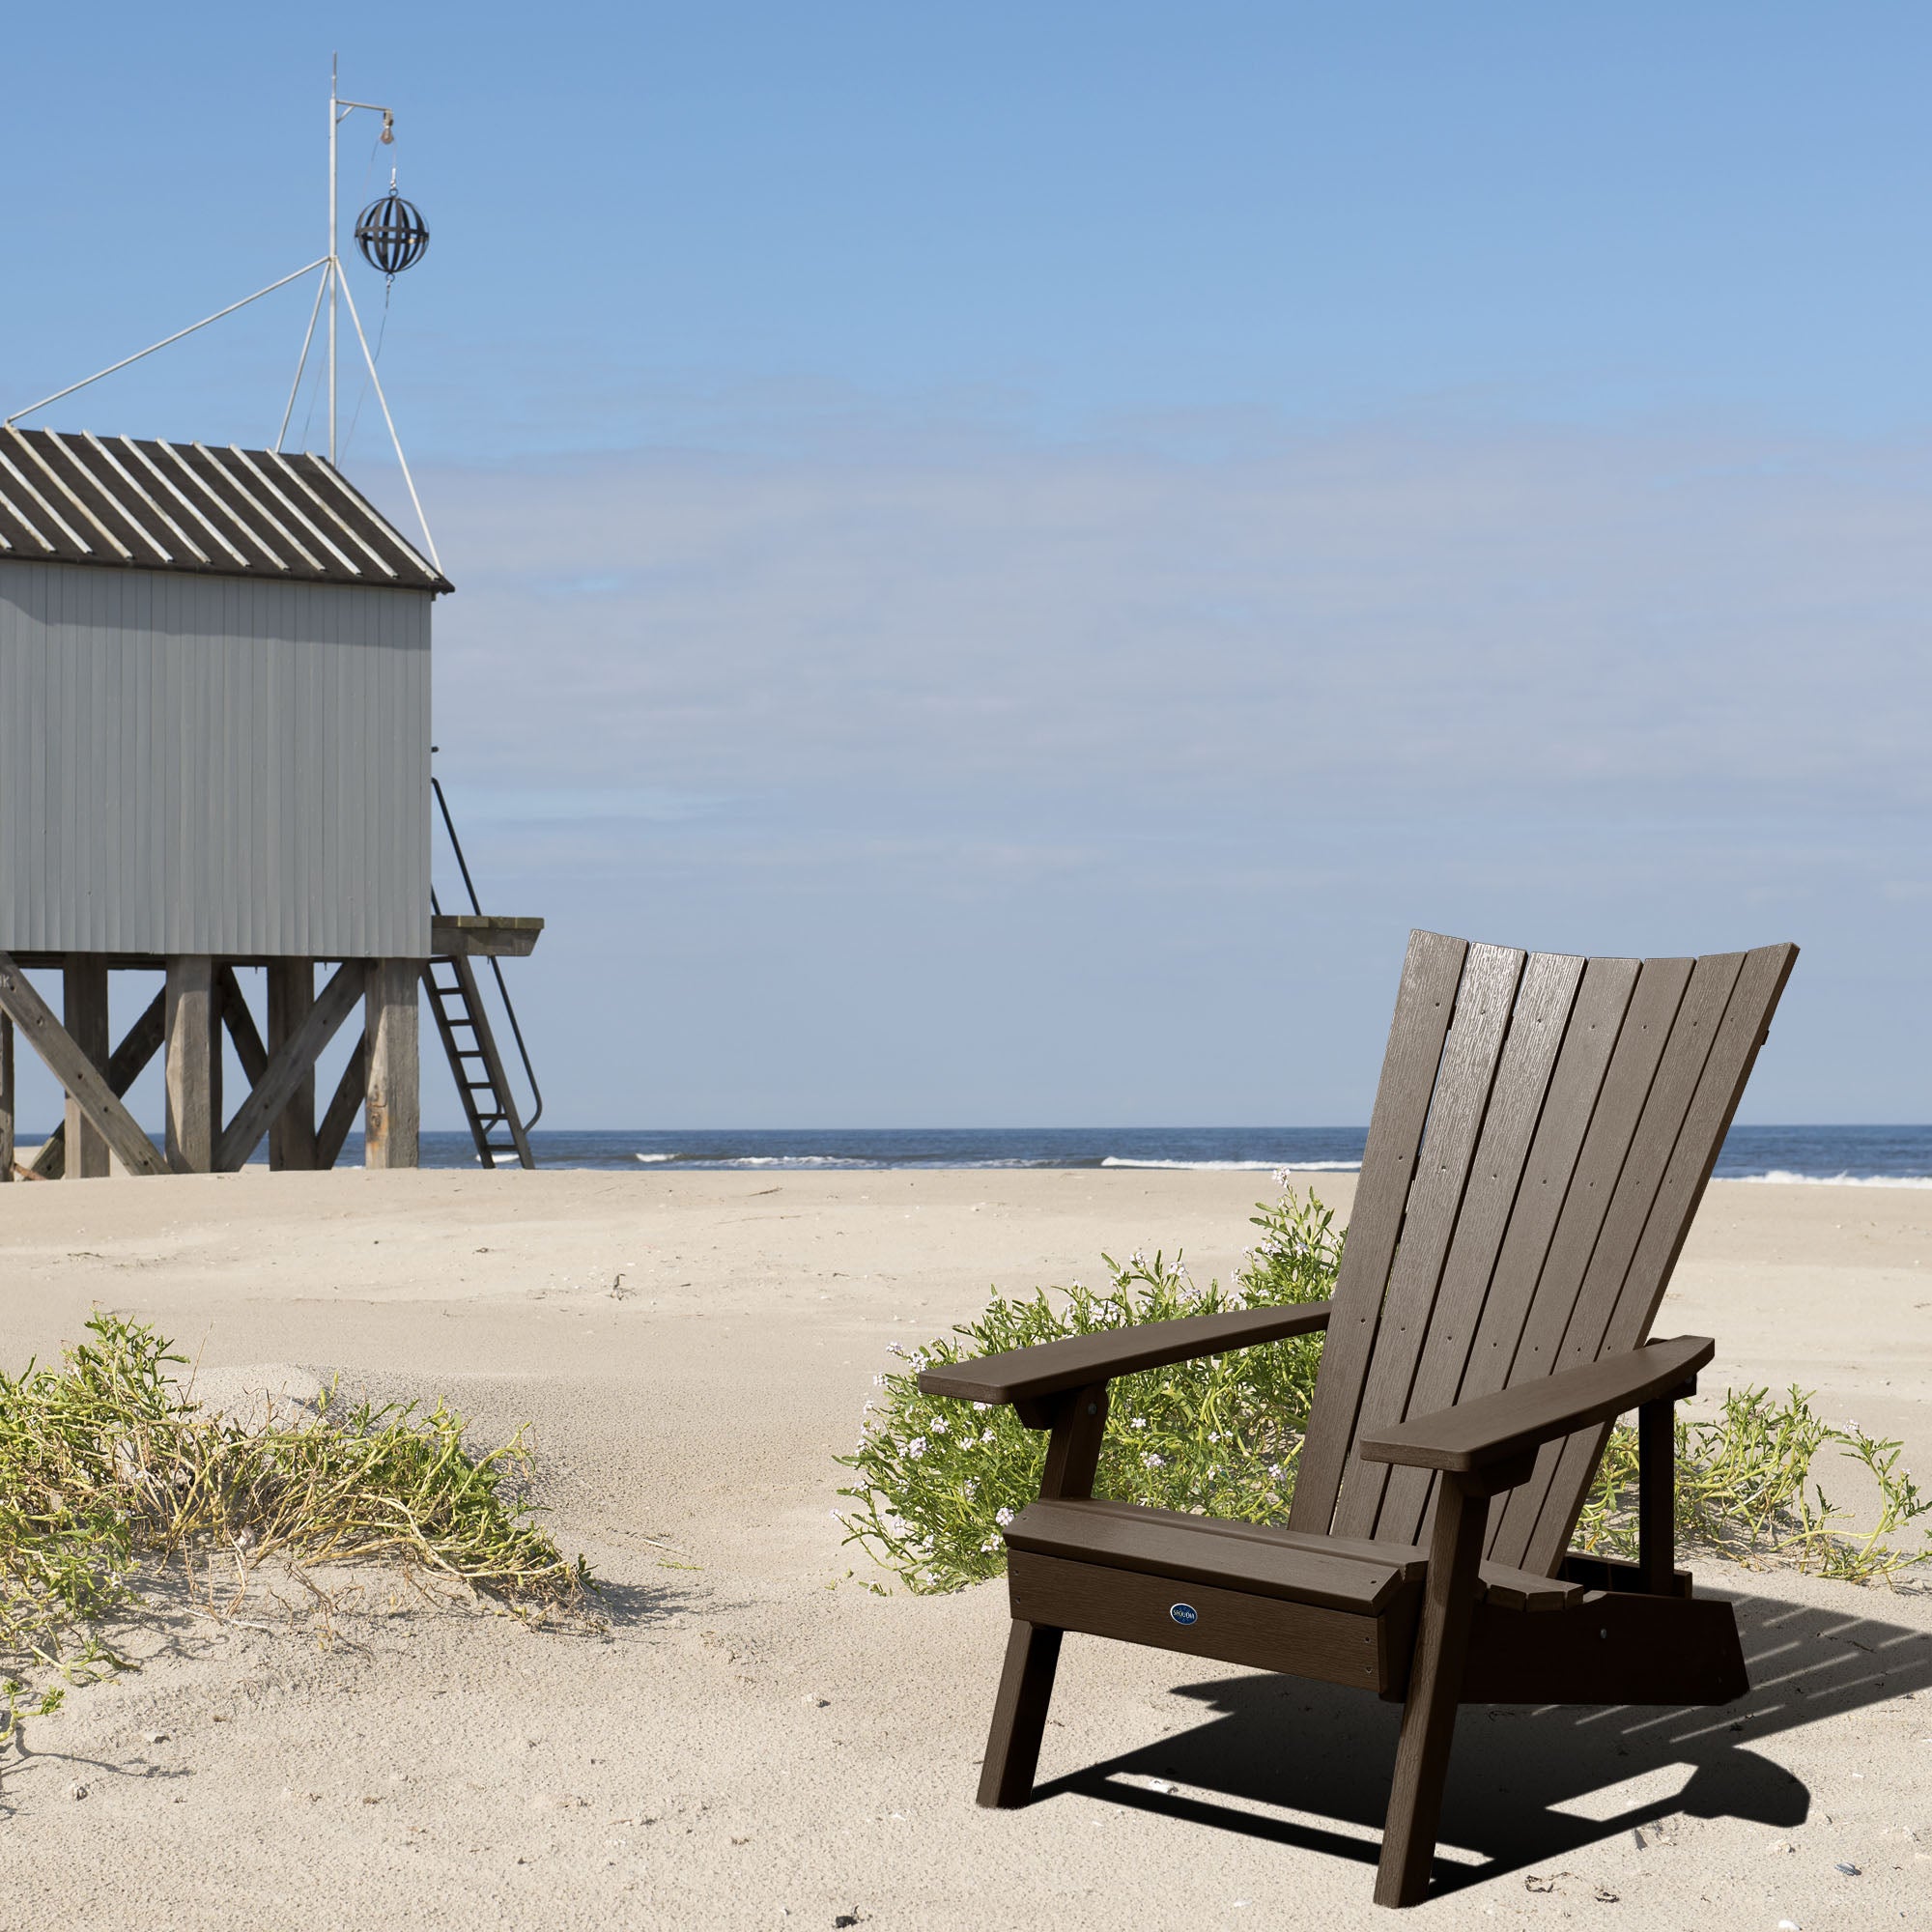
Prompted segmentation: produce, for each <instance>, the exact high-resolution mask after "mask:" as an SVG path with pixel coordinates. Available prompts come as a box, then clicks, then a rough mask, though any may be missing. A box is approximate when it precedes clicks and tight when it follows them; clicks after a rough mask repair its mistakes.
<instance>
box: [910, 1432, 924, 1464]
mask: <svg viewBox="0 0 1932 1932" xmlns="http://www.w3.org/2000/svg"><path fill="white" fill-rule="evenodd" d="M924 1454H925V1437H924V1436H923V1435H915V1436H914V1437H913V1438H912V1440H911V1441H910V1442H908V1443H907V1444H906V1456H907V1458H908V1460H910V1461H911V1462H914V1463H917V1462H918V1461H919V1459H920V1458H921V1457H922V1456H923V1455H924Z"/></svg>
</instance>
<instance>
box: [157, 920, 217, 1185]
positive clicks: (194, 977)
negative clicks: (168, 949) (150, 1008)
mask: <svg viewBox="0 0 1932 1932" xmlns="http://www.w3.org/2000/svg"><path fill="white" fill-rule="evenodd" d="M220 1000H221V989H220V983H219V981H218V980H217V979H216V977H215V970H214V961H213V958H211V957H210V956H209V954H207V953H206V952H181V953H176V954H174V955H173V956H172V957H171V958H170V959H169V960H168V984H167V1014H166V1028H167V1041H168V1044H167V1062H166V1075H167V1090H168V1165H169V1166H170V1167H171V1168H173V1169H174V1171H175V1172H176V1173H177V1174H213V1172H214V1151H215V1141H216V1139H217V1137H218V1136H219V1134H220V1132H221V1037H220V1034H219V1032H218V1030H217V1029H218V1020H217V1013H218V1009H219V1006H220Z"/></svg>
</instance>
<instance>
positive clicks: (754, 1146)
mask: <svg viewBox="0 0 1932 1932" xmlns="http://www.w3.org/2000/svg"><path fill="white" fill-rule="evenodd" d="M1366 1133H1367V1129H1366V1128H1363V1127H981V1128H958V1127H883V1128H858V1127H855V1128H849V1129H834V1128H825V1127H799V1128H791V1129H781V1128H750V1129H746V1130H744V1131H742V1132H725V1131H717V1130H710V1131H705V1132H697V1131H695V1130H694V1131H673V1132H667V1131H661V1130H657V1129H652V1130H649V1131H646V1130H644V1129H641V1128H639V1129H637V1130H635V1131H632V1130H619V1131H615V1132H611V1131H605V1132H596V1133H588V1132H586V1133H573V1132H571V1131H569V1130H568V1129H564V1128H558V1129H556V1130H554V1131H553V1130H551V1129H547V1128H540V1129H539V1130H538V1131H537V1132H536V1134H534V1135H533V1136H532V1137H531V1138H532V1144H533V1146H534V1148H535V1151H536V1156H537V1161H538V1164H539V1165H540V1166H544V1167H582V1168H603V1169H607V1170H611V1171H612V1172H621V1173H631V1174H640V1175H641V1174H653V1173H657V1174H665V1173H678V1172H688V1171H692V1170H713V1171H717V1170H736V1171H740V1172H746V1171H756V1170H759V1169H773V1170H782V1169H793V1170H797V1171H802V1172H810V1171H812V1170H814V1169H823V1170H844V1171H846V1172H860V1173H863V1172H867V1171H872V1170H877V1171H891V1170H894V1169H900V1168H904V1169H908V1170H916V1169H921V1168H949V1167H950V1168H1061V1167H1094V1168H1108V1167H1113V1168H1191V1169H1200V1170H1207V1171H1212V1170H1216V1169H1219V1170H1226V1171H1231V1172H1240V1171H1252V1172H1253V1173H1255V1174H1257V1175H1263V1176H1265V1175H1269V1174H1271V1173H1272V1172H1273V1171H1274V1170H1275V1169H1276V1168H1278V1167H1293V1168H1296V1169H1298V1170H1302V1171H1308V1172H1314V1173H1318V1174H1319V1173H1337V1174H1348V1173H1352V1172H1354V1170H1355V1169H1356V1168H1357V1167H1359V1166H1360V1164H1361V1159H1362V1143H1363V1141H1364V1139H1365V1137H1366ZM422 1155H423V1165H424V1166H425V1167H470V1166H473V1165H474V1163H475V1158H476V1156H475V1153H474V1151H473V1150H472V1149H471V1147H470V1144H469V1135H468V1134H465V1133H426V1134H424V1135H423V1148H422ZM360 1158H361V1149H360V1146H359V1143H358V1142H357V1141H356V1140H355V1139H352V1141H351V1144H350V1146H349V1147H348V1148H346V1149H345V1150H344V1151H343V1159H344V1160H345V1161H346V1162H351V1163H354V1162H355V1161H359V1159H360ZM1717 1172H1718V1176H1719V1179H1726V1180H1757V1181H1764V1182H1768V1183H1791V1184H1800V1185H1802V1184H1804V1183H1805V1182H1823V1181H1837V1182H1854V1183H1857V1184H1860V1185H1863V1186H1871V1187H1932V1126H1904V1127H1896V1126H1887V1127H1815V1126H1813V1127H1806V1126H1793V1127H1759V1126H1753V1127H1745V1126H1739V1127H1733V1128H1732V1129H1731V1132H1730V1137H1729V1139H1728V1140H1726V1142H1725V1143H1724V1149H1723V1151H1722V1153H1720V1154H1719V1157H1718V1167H1717Z"/></svg>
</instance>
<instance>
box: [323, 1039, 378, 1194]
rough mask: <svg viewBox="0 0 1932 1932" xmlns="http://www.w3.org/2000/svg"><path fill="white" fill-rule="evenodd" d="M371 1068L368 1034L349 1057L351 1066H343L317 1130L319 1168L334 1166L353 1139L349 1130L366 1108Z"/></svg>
mask: <svg viewBox="0 0 1932 1932" xmlns="http://www.w3.org/2000/svg"><path fill="white" fill-rule="evenodd" d="M368 1067H369V1036H368V1035H367V1034H364V1035H363V1036H362V1037H361V1038H359V1039H358V1040H357V1041H356V1042H355V1051H354V1052H353V1053H352V1054H351V1055H350V1056H349V1065H347V1066H345V1067H344V1068H343V1069H342V1078H341V1079H340V1080H339V1081H337V1083H336V1087H335V1092H334V1094H332V1095H331V1096H330V1098H329V1102H328V1111H327V1113H326V1114H324V1115H323V1117H322V1125H321V1126H319V1127H318V1128H316V1130H315V1164H316V1166H317V1167H321V1168H329V1167H333V1166H334V1165H335V1163H336V1160H337V1158H338V1157H339V1156H340V1154H341V1152H342V1143H343V1142H344V1141H346V1140H347V1139H348V1138H349V1129H350V1128H351V1127H353V1126H354V1125H355V1116H356V1115H357V1114H359V1113H360V1112H361V1111H362V1094H363V1092H364V1090H365V1089H366V1087H367V1085H368Z"/></svg>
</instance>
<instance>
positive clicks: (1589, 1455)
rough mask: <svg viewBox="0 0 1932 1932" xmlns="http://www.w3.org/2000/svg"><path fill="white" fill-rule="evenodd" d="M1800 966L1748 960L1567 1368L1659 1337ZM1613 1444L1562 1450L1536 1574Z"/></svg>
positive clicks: (1554, 1560) (1534, 1552) (1771, 956)
mask: <svg viewBox="0 0 1932 1932" xmlns="http://www.w3.org/2000/svg"><path fill="white" fill-rule="evenodd" d="M1797 957H1798V949H1797V948H1796V947H1795V946H1763V947H1759V948H1758V949H1757V950H1756V951H1755V952H1749V953H1747V954H1746V956H1745V962H1744V968H1743V970H1742V971H1741V972H1740V973H1739V975H1738V979H1737V984H1736V985H1735V987H1734V988H1733V989H1732V993H1731V997H1730V1000H1729V1002H1728V1004H1727V1005H1726V1007H1725V1009H1724V1017H1723V1022H1722V1024H1721V1026H1720V1027H1719V1032H1718V1037H1717V1039H1716V1040H1715V1041H1714V1042H1713V1044H1712V1047H1711V1052H1710V1056H1709V1058H1708V1059H1707V1060H1706V1062H1705V1065H1704V1072H1703V1077H1702V1078H1701V1079H1700V1080H1699V1081H1698V1083H1697V1092H1696V1094H1695V1097H1694V1098H1693V1099H1692V1100H1691V1103H1690V1111H1689V1113H1688V1114H1687V1115H1686V1117H1685V1122H1684V1126H1683V1129H1682V1131H1681V1132H1680V1133H1679V1135H1678V1138H1677V1144H1676V1146H1675V1147H1674V1148H1673V1149H1672V1150H1671V1154H1670V1162H1669V1165H1668V1166H1667V1167H1666V1169H1665V1170H1664V1176H1663V1183H1662V1186H1661V1187H1660V1188H1659V1189H1658V1193H1657V1200H1656V1203H1655V1205H1654V1206H1653V1208H1652V1209H1651V1213H1650V1216H1649V1219H1648V1220H1647V1221H1646V1222H1645V1224H1644V1230H1643V1234H1642V1236H1641V1237H1640V1239H1639V1240H1638V1242H1637V1247H1636V1252H1635V1254H1634V1256H1633V1258H1632V1261H1631V1265H1630V1269H1629V1271H1628V1273H1627V1274H1626V1276H1625V1278H1624V1283H1623V1286H1622V1289H1621V1290H1620V1291H1619V1293H1618V1295H1617V1299H1616V1302H1615V1305H1614V1306H1613V1307H1612V1308H1611V1310H1610V1312H1609V1316H1608V1320H1607V1321H1605V1325H1604V1328H1603V1330H1602V1332H1601V1333H1593V1332H1592V1325H1591V1323H1590V1322H1589V1321H1581V1322H1578V1323H1575V1324H1573V1327H1572V1332H1571V1334H1570V1335H1569V1336H1567V1337H1566V1338H1565V1340H1564V1348H1563V1352H1562V1355H1561V1356H1560V1357H1559V1359H1558V1362H1557V1366H1558V1367H1559V1368H1569V1367H1571V1366H1572V1365H1573V1364H1575V1363H1580V1362H1585V1361H1594V1360H1596V1359H1597V1358H1598V1357H1599V1356H1602V1355H1606V1354H1616V1353H1620V1352H1622V1351H1623V1350H1629V1349H1634V1348H1636V1347H1638V1346H1639V1345H1640V1344H1641V1343H1642V1342H1643V1340H1644V1339H1645V1337H1647V1336H1648V1335H1649V1333H1650V1326H1651V1323H1652V1322H1653V1321H1656V1320H1657V1311H1658V1309H1659V1307H1660V1306H1661V1305H1662V1300H1663V1293H1664V1290H1665V1289H1666V1288H1667V1287H1668V1286H1669V1282H1670V1277H1671V1274H1672V1273H1673V1272H1674V1271H1675V1269H1676V1266H1677V1258H1678V1256H1679V1255H1680V1254H1682V1253H1683V1251H1684V1242H1685V1240H1686V1238H1687V1237H1688V1236H1689V1235H1690V1224H1691V1222H1692V1221H1693V1220H1694V1219H1695V1218H1696V1214H1697V1208H1698V1204H1699V1203H1700V1202H1701V1201H1702V1200H1703V1198H1704V1188H1705V1186H1706V1184H1707V1183H1708V1182H1709V1180H1710V1179H1711V1169H1712V1168H1713V1167H1714V1166H1715V1165H1716V1164H1717V1158H1718V1152H1719V1149H1721V1148H1722V1146H1723V1144H1724V1136H1725V1135H1726V1134H1727V1133H1728V1132H1729V1131H1730V1126H1731V1121H1732V1119H1733V1117H1734V1116H1735V1115H1736V1113H1737V1110H1738V1102H1739V1101H1740V1100H1741V1099H1742V1098H1743V1097H1744V1091H1745V1086H1746V1083H1747V1081H1748V1080H1749V1079H1750V1072H1751V1067H1752V1065H1754V1064H1755V1063H1756V1060H1757V1055H1758V1049H1759V1048H1760V1047H1761V1046H1762V1045H1763V1044H1764V1041H1765V1037H1766V1034H1767V1031H1768V1029H1769V1027H1770V1024H1771V1015H1772V1013H1773V1011H1774V1010H1775V1009H1776V1006H1777V1002H1778V1000H1779V998H1780V996H1781V995H1782V994H1783V991H1784V986H1785V981H1786V980H1789V979H1790V977H1791V968H1792V966H1793V964H1794V963H1795V962H1796V960H1797ZM1608 1435H1609V1430H1608V1428H1607V1427H1605V1428H1602V1429H1594V1430H1581V1431H1579V1432H1578V1433H1577V1435H1573V1436H1571V1437H1569V1438H1568V1440H1567V1441H1565V1442H1564V1444H1563V1445H1562V1448H1561V1451H1560V1452H1559V1456H1558V1460H1557V1463H1556V1467H1555V1470H1554V1472H1553V1473H1552V1475H1551V1478H1550V1482H1549V1487H1548V1492H1547V1494H1546V1495H1545V1497H1544V1501H1543V1507H1542V1509H1541V1510H1540V1511H1539V1513H1538V1515H1539V1520H1538V1522H1537V1527H1536V1529H1535V1531H1534V1532H1533V1533H1532V1535H1531V1536H1530V1539H1529V1542H1528V1545H1527V1546H1526V1559H1527V1567H1533V1568H1535V1569H1536V1570H1538V1571H1540V1572H1542V1573H1544V1574H1546V1575H1553V1574H1554V1573H1555V1570H1556V1566H1557V1565H1558V1564H1559V1563H1560V1562H1562V1560H1563V1555H1564V1552H1565V1551H1566V1550H1567V1549H1568V1548H1569V1547H1570V1536H1571V1532H1572V1531H1573V1530H1574V1529H1575V1528H1576V1526H1577V1515H1578V1513H1579V1512H1580V1510H1581V1509H1582V1505H1583V1498H1584V1495H1585V1493H1586V1492H1587V1491H1588V1489H1589V1486H1590V1481H1591V1479H1592V1477H1593V1476H1594V1475H1595V1473H1596V1468H1597V1463H1598V1460H1599V1459H1600V1458H1601V1457H1602V1455H1603V1453H1604V1444H1605V1440H1606V1439H1607V1438H1608Z"/></svg>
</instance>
